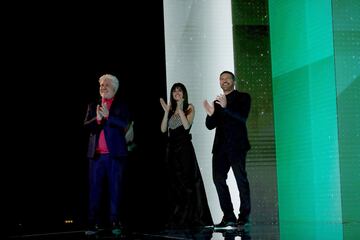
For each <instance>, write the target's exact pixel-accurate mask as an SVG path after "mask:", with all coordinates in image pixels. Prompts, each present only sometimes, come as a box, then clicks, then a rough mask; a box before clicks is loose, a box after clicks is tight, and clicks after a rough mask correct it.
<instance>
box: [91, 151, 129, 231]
mask: <svg viewBox="0 0 360 240" xmlns="http://www.w3.org/2000/svg"><path fill="white" fill-rule="evenodd" d="M89 164H90V166H89V178H90V179H89V182H90V186H89V187H90V189H89V221H90V223H91V224H100V218H101V214H100V211H101V209H102V208H101V207H102V206H101V203H102V202H103V200H104V199H103V197H105V196H108V198H109V200H110V202H109V207H110V221H111V222H112V223H118V222H119V221H120V204H121V199H122V188H123V187H122V185H123V175H124V168H125V164H126V157H120V158H112V157H110V155H109V154H100V155H99V156H98V157H96V158H94V159H90V160H89Z"/></svg>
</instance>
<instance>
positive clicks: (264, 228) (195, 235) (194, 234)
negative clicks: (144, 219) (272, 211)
mask: <svg viewBox="0 0 360 240" xmlns="http://www.w3.org/2000/svg"><path fill="white" fill-rule="evenodd" d="M9 239H28V240H45V239H46V240H60V239H68V240H82V239H84V240H85V239H98V240H101V239H129V240H136V239H198V240H207V239H214V240H220V239H227V240H232V239H233V240H235V239H237V240H238V239H242V240H249V239H279V230H278V226H277V225H251V224H248V225H245V226H241V227H238V228H234V229H228V230H216V231H214V229H213V228H210V227H208V228H201V229H192V230H189V229H177V230H155V231H130V230H124V232H123V233H122V234H120V235H113V234H112V233H111V231H110V230H107V229H105V230H103V231H100V232H99V233H98V234H96V235H92V236H86V235H85V230H73V231H64V232H43V233H32V234H22V235H15V236H10V237H9Z"/></svg>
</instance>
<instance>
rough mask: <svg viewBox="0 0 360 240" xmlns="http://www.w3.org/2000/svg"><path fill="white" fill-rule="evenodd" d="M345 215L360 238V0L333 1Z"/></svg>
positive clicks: (349, 235) (347, 228)
mask: <svg viewBox="0 0 360 240" xmlns="http://www.w3.org/2000/svg"><path fill="white" fill-rule="evenodd" d="M333 19H334V20H333V22H334V24H333V25H334V49H335V69H336V88H337V98H338V100H337V105H338V106H337V108H338V110H337V111H338V125H339V155H340V173H341V195H342V215H343V222H344V223H345V224H344V238H345V239H360V190H359V189H360V1H358V0H336V1H333Z"/></svg>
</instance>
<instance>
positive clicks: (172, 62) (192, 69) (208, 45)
mask: <svg viewBox="0 0 360 240" xmlns="http://www.w3.org/2000/svg"><path fill="white" fill-rule="evenodd" d="M163 3H164V26H165V52H166V53H165V56H166V75H167V97H169V94H170V88H171V86H172V85H173V84H174V83H175V82H181V83H183V84H184V85H185V86H186V88H187V90H188V94H189V102H190V103H192V104H194V106H195V119H194V123H193V126H192V128H191V133H192V136H193V144H194V147H195V151H196V155H197V158H198V162H199V166H200V169H201V173H202V177H203V180H204V184H205V190H206V193H207V197H208V202H209V206H210V210H211V213H212V217H213V220H214V222H215V223H218V222H219V221H220V220H221V218H222V212H221V209H220V204H219V201H218V197H217V194H216V190H215V186H214V184H213V181H212V166H211V161H212V160H211V159H212V154H211V149H212V145H213V139H214V134H215V130H212V131H209V130H208V129H207V128H206V127H205V117H206V113H205V110H204V109H203V106H202V102H203V101H204V100H205V99H207V100H208V101H213V100H214V99H215V97H216V96H217V95H218V94H220V93H222V90H221V88H220V85H219V74H220V73H221V72H222V71H224V70H228V71H234V56H233V37H232V19H231V0H164V1H163ZM228 183H229V188H230V190H231V194H232V198H233V203H234V208H235V211H237V210H238V208H239V201H240V200H239V194H238V192H237V190H236V189H237V188H236V183H235V180H234V177H233V174H232V172H231V171H230V173H229V179H228ZM235 213H236V212H235Z"/></svg>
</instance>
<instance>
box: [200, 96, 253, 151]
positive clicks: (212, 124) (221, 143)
mask: <svg viewBox="0 0 360 240" xmlns="http://www.w3.org/2000/svg"><path fill="white" fill-rule="evenodd" d="M226 100H227V106H226V108H222V107H221V106H220V105H219V104H217V103H215V101H214V107H215V112H214V114H213V115H212V116H211V117H210V116H209V115H208V116H207V117H206V127H207V128H208V129H210V130H211V129H214V128H216V131H215V138H214V145H213V149H212V153H215V152H217V151H218V150H219V149H220V147H222V149H223V150H226V151H232V152H237V151H248V150H249V149H250V143H249V139H248V133H247V127H246V121H247V118H248V115H249V112H250V104H251V98H250V95H249V94H248V93H243V92H239V91H237V90H234V91H232V92H231V93H230V94H228V95H226Z"/></svg>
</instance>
